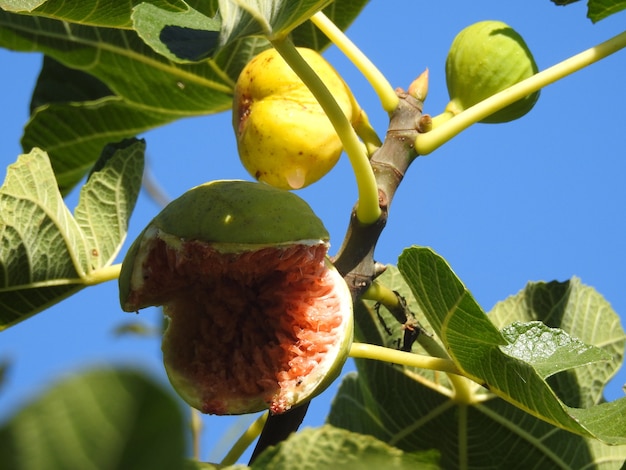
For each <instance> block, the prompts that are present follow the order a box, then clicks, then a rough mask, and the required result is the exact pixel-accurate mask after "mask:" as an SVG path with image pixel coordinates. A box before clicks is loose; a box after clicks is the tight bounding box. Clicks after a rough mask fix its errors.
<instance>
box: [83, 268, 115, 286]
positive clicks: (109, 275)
mask: <svg viewBox="0 0 626 470" xmlns="http://www.w3.org/2000/svg"><path fill="white" fill-rule="evenodd" d="M121 269H122V263H118V264H114V265H111V266H105V267H103V268H98V269H96V270H94V271H91V272H90V273H89V274H86V275H85V276H83V277H82V281H83V283H84V284H85V285H86V286H95V285H96V284H102V283H103V282H107V281H113V280H115V279H117V278H119V277H120V271H121Z"/></svg>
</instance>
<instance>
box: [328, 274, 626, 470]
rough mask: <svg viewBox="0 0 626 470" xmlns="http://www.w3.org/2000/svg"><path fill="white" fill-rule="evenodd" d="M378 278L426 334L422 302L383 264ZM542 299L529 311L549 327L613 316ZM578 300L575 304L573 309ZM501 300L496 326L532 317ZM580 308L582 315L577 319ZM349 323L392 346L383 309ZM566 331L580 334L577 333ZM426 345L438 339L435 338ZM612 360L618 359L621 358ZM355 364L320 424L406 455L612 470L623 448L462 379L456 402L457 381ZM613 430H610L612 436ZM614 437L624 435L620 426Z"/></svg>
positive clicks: (477, 463) (392, 332)
mask: <svg viewBox="0 0 626 470" xmlns="http://www.w3.org/2000/svg"><path fill="white" fill-rule="evenodd" d="M438 272H439V271H438ZM439 273H440V272H439ZM440 274H441V273H440ZM378 280H379V281H380V282H382V283H384V284H385V285H386V286H388V287H389V288H391V289H394V290H396V291H398V292H399V293H400V294H401V295H403V296H404V297H405V298H406V300H407V303H408V306H409V308H410V310H411V311H412V312H413V313H415V315H416V317H417V320H418V321H419V322H420V323H421V324H422V325H423V326H424V327H425V329H426V332H424V333H422V334H423V335H425V334H429V332H432V331H433V328H432V326H431V325H429V323H428V319H427V318H426V316H425V314H424V312H423V311H422V307H421V306H420V304H422V302H419V303H418V301H417V300H415V298H414V297H413V295H412V292H411V289H410V288H409V286H408V285H407V283H406V282H405V280H404V279H403V277H402V276H401V275H400V273H399V272H398V270H397V269H396V268H395V267H393V266H389V267H388V268H387V270H386V272H385V273H384V274H383V275H382V276H381V277H380V278H378ZM585 290H587V291H590V292H589V293H590V294H591V291H593V289H591V288H587V287H585ZM520 295H521V294H520ZM595 295H596V296H598V297H599V295H598V294H597V293H595ZM548 299H549V296H544V297H543V301H542V302H540V304H541V308H540V309H539V308H537V313H539V312H541V313H542V314H543V315H545V316H548V313H547V312H552V313H553V314H554V313H556V312H560V313H559V314H558V315H553V317H552V319H553V320H554V321H555V323H556V321H557V318H558V320H559V321H561V322H562V323H563V325H570V324H572V325H576V327H577V328H578V327H580V328H583V329H584V328H585V327H584V326H583V325H584V324H585V322H583V321H581V319H582V318H583V317H585V318H586V319H587V321H593V315H594V312H595V320H596V321H597V322H598V323H597V325H598V329H599V330H601V329H603V327H604V325H606V324H607V323H606V321H607V319H606V317H607V316H608V317H612V316H616V315H615V313H614V312H612V311H608V310H606V309H605V308H603V307H604V305H605V304H595V303H594V302H589V301H590V300H591V298H590V297H586V298H585V297H580V298H578V297H577V296H576V295H572V296H571V297H570V302H569V304H570V305H569V306H568V308H563V309H560V308H559V307H558V306H559V305H562V302H559V299H561V301H562V297H559V296H556V295H555V296H553V297H552V302H549V301H548ZM578 299H579V300H580V304H581V305H576V304H577V303H578V302H577V300H578ZM585 302H587V305H588V308H587V307H585V305H584V304H585ZM506 303H507V305H508V306H509V307H511V308H509V309H507V310H506V311H507V312H508V313H509V315H508V316H507V317H506V320H503V321H502V322H501V323H504V324H507V325H508V324H510V323H512V322H515V321H527V320H532V318H530V317H527V316H521V317H518V316H516V315H515V314H514V309H513V306H514V305H515V304H519V303H520V299H516V298H515V297H512V298H510V299H507V302H506ZM567 303H568V302H566V304H567ZM537 305H538V304H537ZM594 305H595V306H596V307H598V306H599V308H595V307H594ZM575 307H578V308H575ZM377 310H378V312H377ZM494 310H495V309H494ZM581 311H585V312H586V313H585V314H584V315H582V314H581ZM355 319H356V331H355V336H356V339H357V340H358V341H361V342H367V343H373V344H380V345H383V346H387V347H391V348H396V349H397V348H398V347H399V340H400V339H401V338H402V333H403V330H402V327H401V325H399V324H398V323H397V322H395V320H394V319H393V316H392V315H391V314H390V313H389V312H388V311H387V310H386V309H385V308H384V307H380V308H378V309H377V308H376V304H375V303H374V302H364V303H359V304H358V305H357V309H356V311H355ZM383 322H384V324H383ZM554 326H558V325H554ZM571 333H572V334H573V335H575V336H577V337H582V336H581V335H580V334H579V333H581V331H579V330H574V331H571ZM598 339H599V340H600V337H599V338H598ZM432 340H433V341H439V340H438V338H437V337H434V338H432ZM600 342H602V340H600ZM413 352H415V353H420V354H424V353H425V351H424V350H423V348H422V347H421V346H420V345H419V344H415V345H414V346H413ZM618 361H621V354H620V355H619V358H618ZM356 364H357V370H358V374H356V373H354V374H350V375H348V376H347V377H345V379H344V381H343V382H342V384H341V386H340V389H339V392H338V394H337V396H336V397H335V399H334V401H333V405H332V408H331V412H330V415H329V418H328V422H329V423H330V424H332V425H334V426H340V427H343V428H346V429H349V430H351V431H353V432H359V433H365V434H370V435H373V436H375V437H377V438H378V439H380V440H382V441H384V442H387V443H388V444H390V445H393V446H395V447H398V448H401V449H403V450H405V451H409V452H411V451H416V450H426V449H437V450H439V451H440V452H441V465H442V467H443V468H481V467H482V468H494V467H498V466H506V467H507V468H509V467H510V468H512V469H513V468H519V469H526V468H595V467H596V465H597V467H598V468H614V469H618V468H621V466H622V464H623V463H624V461H625V460H626V446H608V445H605V444H602V443H600V442H599V441H596V440H594V439H589V438H585V437H582V436H578V435H576V434H573V433H570V432H568V431H565V430H562V429H559V428H557V427H555V426H553V425H551V424H549V423H547V422H545V421H541V420H539V419H537V418H535V417H534V416H532V415H530V414H528V413H527V412H525V411H524V410H522V409H520V408H517V407H515V406H513V405H512V404H510V403H508V402H507V401H505V400H503V399H500V398H498V397H496V396H495V395H494V394H492V393H490V392H488V391H487V390H486V389H485V388H483V387H481V386H479V385H478V384H472V383H469V382H468V383H467V384H466V385H467V387H468V389H469V394H468V395H469V398H470V399H469V400H466V401H465V402H460V401H459V400H458V398H459V396H458V395H457V394H456V392H455V388H454V386H455V385H457V384H453V383H452V382H451V379H450V378H449V377H448V376H446V375H445V374H443V373H440V372H437V371H430V370H423V369H417V368H413V367H404V366H398V365H392V364H388V363H384V362H379V361H370V360H357V361H356ZM604 364H605V363H601V364H599V365H598V364H596V368H598V366H599V369H600V370H603V366H604ZM589 367H591V366H589ZM583 368H584V367H583ZM574 370H577V369H574ZM561 374H562V373H560V374H557V376H555V377H558V376H559V375H561ZM599 377H600V380H599V381H601V382H602V387H603V386H604V385H605V384H606V380H603V378H604V377H605V376H604V375H603V374H600V375H599ZM456 381H457V382H458V378H457V379H456ZM616 413H619V412H617V411H616ZM613 416H618V415H613ZM618 421H619V419H618ZM619 433H620V431H618V430H615V434H619ZM621 435H624V431H623V429H622V430H621Z"/></svg>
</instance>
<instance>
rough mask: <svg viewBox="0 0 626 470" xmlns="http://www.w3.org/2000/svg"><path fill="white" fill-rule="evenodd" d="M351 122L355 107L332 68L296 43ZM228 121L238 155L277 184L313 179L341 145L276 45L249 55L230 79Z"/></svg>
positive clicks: (330, 164) (284, 186)
mask: <svg viewBox="0 0 626 470" xmlns="http://www.w3.org/2000/svg"><path fill="white" fill-rule="evenodd" d="M297 49H298V51H299V52H300V54H301V55H302V56H303V58H304V59H305V60H306V61H307V63H308V64H309V65H310V66H311V68H313V70H314V71H315V72H316V73H317V74H318V75H319V77H320V78H321V79H322V81H323V82H324V84H325V85H326V86H327V87H328V89H329V90H330V92H331V93H332V94H333V96H334V98H335V99H336V100H337V103H338V104H339V106H340V107H341V109H342V110H343V112H344V114H345V115H346V117H347V118H348V119H349V120H350V121H351V122H352V121H353V120H355V119H357V118H358V116H359V114H360V113H359V109H360V108H359V107H358V105H357V104H356V101H355V99H354V97H353V95H352V93H351V91H350V89H349V88H348V86H347V85H346V84H345V82H344V81H343V80H342V78H341V77H340V76H339V74H338V73H337V71H336V70H335V69H334V68H333V67H332V66H331V65H330V64H329V63H328V62H327V61H326V60H325V59H324V58H323V57H322V56H321V55H320V54H319V53H318V52H317V51H315V50H312V49H306V48H297ZM233 127H234V130H235V135H236V137H237V147H238V150H239V157H240V159H241V162H242V163H243V166H244V167H245V168H246V170H247V171H248V172H249V173H250V174H251V175H252V176H253V177H254V178H256V179H257V180H259V181H262V182H265V183H268V184H270V185H272V186H275V187H277V188H281V189H300V188H303V187H305V186H308V185H310V184H311V183H314V182H315V181H317V180H319V179H320V178H321V177H323V176H324V175H325V174H326V173H328V172H329V171H330V170H331V169H332V168H333V167H334V165H335V164H336V163H337V160H338V159H339V156H340V155H341V152H342V150H343V146H342V144H341V141H340V139H339V136H338V135H337V133H336V132H335V129H334V128H333V126H332V124H331V122H330V120H329V119H328V117H327V116H326V114H325V113H324V110H323V109H322V107H321V106H320V104H319V103H318V101H317V100H316V99H315V97H314V96H313V94H312V93H311V92H310V91H309V89H308V88H307V87H306V85H305V84H304V83H303V82H302V81H301V80H300V78H299V77H298V76H297V75H296V73H295V72H294V71H293V70H292V69H291V67H289V65H288V64H287V63H286V62H285V61H284V59H283V58H282V57H281V56H280V54H279V53H278V52H277V51H276V50H275V49H273V48H272V49H267V50H265V51H263V52H262V53H260V54H259V55H257V56H256V57H254V58H253V59H252V60H251V61H250V62H249V63H248V64H247V65H246V66H245V67H244V69H243V70H242V72H241V74H240V75H239V78H238V79H237V83H236V85H235V94H234V99H233Z"/></svg>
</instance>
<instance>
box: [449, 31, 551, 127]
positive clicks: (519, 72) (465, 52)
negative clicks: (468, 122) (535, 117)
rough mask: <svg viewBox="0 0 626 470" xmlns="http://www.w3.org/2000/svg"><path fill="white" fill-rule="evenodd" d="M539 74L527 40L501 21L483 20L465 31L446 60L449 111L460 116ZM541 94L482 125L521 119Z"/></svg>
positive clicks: (508, 108) (486, 119)
mask: <svg viewBox="0 0 626 470" xmlns="http://www.w3.org/2000/svg"><path fill="white" fill-rule="evenodd" d="M535 73H537V64H536V63H535V59H534V58H533V56H532V54H531V52H530V50H529V49H528V46H527V45H526V43H525V42H524V39H522V37H521V36H520V35H519V34H518V33H517V32H516V31H515V30H513V28H511V27H510V26H508V25H507V24H506V23H503V22H501V21H480V22H478V23H474V24H472V25H470V26H468V27H466V28H465V29H463V30H462V31H461V32H460V33H459V34H458V35H457V36H456V37H455V38H454V41H453V42H452V46H451V47H450V51H449V52H448V57H447V59H446V82H447V85H448V93H449V95H450V102H449V103H448V105H447V107H446V111H448V112H451V113H452V114H458V113H460V112H462V111H463V110H464V109H467V108H469V107H470V106H473V105H475V104H476V103H478V102H480V101H482V100H484V99H485V98H489V97H490V96H491V95H494V94H495V93H497V92H499V91H502V90H504V89H506V88H508V87H510V86H512V85H515V84H516V83H518V82H520V81H522V80H524V79H526V78H528V77H530V76H531V75H534V74H535ZM538 98H539V92H538V91H537V92H536V93H532V94H530V95H528V96H526V97H525V98H522V99H521V100H519V101H516V102H515V103H513V104H511V105H509V106H507V107H506V108H503V109H501V110H500V111H497V112H495V113H493V114H491V115H490V116H488V117H486V118H485V119H483V120H482V121H480V122H483V123H501V122H508V121H512V120H514V119H518V118H520V117H522V116H523V115H524V114H526V113H527V112H528V111H530V110H531V109H532V107H533V106H534V105H535V102H536V101H537V99H538Z"/></svg>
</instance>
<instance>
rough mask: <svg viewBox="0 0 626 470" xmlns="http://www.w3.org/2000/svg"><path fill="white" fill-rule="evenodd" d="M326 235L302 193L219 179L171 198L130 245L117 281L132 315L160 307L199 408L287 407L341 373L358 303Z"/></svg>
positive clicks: (178, 383) (169, 365)
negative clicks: (330, 255) (354, 306)
mask: <svg viewBox="0 0 626 470" xmlns="http://www.w3.org/2000/svg"><path fill="white" fill-rule="evenodd" d="M328 238H329V236H328V232H327V231H326V229H325V227H324V226H323V224H322V222H321V221H320V220H319V218H318V217H317V216H316V215H315V213H314V212H313V211H312V209H311V208H310V207H309V206H308V204H307V203H306V202H305V201H303V200H302V199H301V198H299V197H298V196H297V195H295V194H293V193H290V192H288V191H283V190H280V189H276V188H273V187H271V186H268V185H264V184H261V183H252V182H246V181H237V180H229V181H216V182H211V183H207V184H204V185H201V186H197V187H195V188H192V189H191V190H189V191H188V192H187V193H185V194H184V195H182V196H181V197H180V198H178V199H176V200H174V201H173V202H171V203H170V204H169V205H168V206H167V207H166V208H165V209H164V210H163V211H162V212H161V213H160V214H159V215H157V216H156V217H155V218H154V219H153V221H152V222H151V223H150V224H148V226H147V227H146V228H145V229H144V231H143V232H142V233H141V234H140V236H139V237H138V238H137V239H136V240H135V242H134V243H133V244H132V245H131V248H130V249H129V251H128V253H127V255H126V257H125V259H124V262H123V264H122V270H121V273H120V278H119V288H120V303H121V306H122V309H123V310H125V311H129V312H134V311H138V310H139V309H142V308H145V307H149V306H163V311H164V313H165V315H166V316H167V317H168V319H169V321H168V325H167V328H166V330H165V333H164V336H163V343H162V350H163V361H164V366H165V370H166V372H167V375H168V378H169V380H170V382H171V384H172V385H173V387H174V389H175V390H176V391H177V392H178V394H179V395H180V396H181V397H182V398H183V399H184V400H185V401H186V402H187V403H188V404H189V405H191V406H192V407H194V408H196V409H198V410H200V411H201V412H203V413H211V414H220V415H223V414H242V413H252V412H256V411H261V410H264V409H270V411H271V412H272V413H274V414H279V413H283V412H285V411H287V410H288V409H290V408H292V407H294V406H298V405H300V404H302V403H304V402H306V401H308V400H310V399H311V398H312V397H314V396H315V395H317V394H319V393H321V392H322V391H323V390H324V389H325V388H326V387H327V386H328V385H330V383H331V382H332V381H333V380H334V379H335V378H336V377H337V376H338V374H339V373H340V371H341V368H342V366H343V364H344V362H345V360H346V359H347V356H348V352H349V348H350V345H351V344H352V339H353V328H354V326H353V315H352V299H351V295H350V291H349V289H348V286H347V284H346V283H345V281H344V279H343V278H342V277H341V275H340V274H339V273H338V272H337V270H336V269H335V267H334V266H333V265H332V264H331V263H330V261H329V260H328V257H327V251H328Z"/></svg>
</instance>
